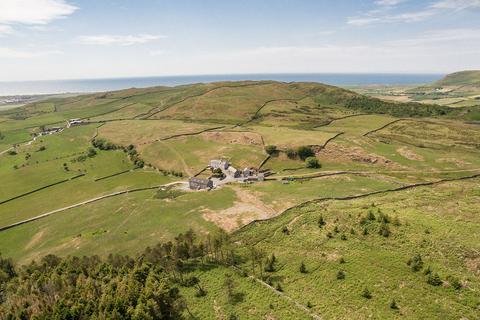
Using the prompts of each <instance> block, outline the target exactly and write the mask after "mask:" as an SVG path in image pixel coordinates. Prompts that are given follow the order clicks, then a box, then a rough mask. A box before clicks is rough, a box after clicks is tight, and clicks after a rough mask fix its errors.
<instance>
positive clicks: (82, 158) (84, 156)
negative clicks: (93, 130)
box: [75, 154, 87, 162]
mask: <svg viewBox="0 0 480 320" xmlns="http://www.w3.org/2000/svg"><path fill="white" fill-rule="evenodd" d="M75 160H76V161H78V162H84V161H85V160H87V156H86V155H84V154H82V155H80V156H78V157H77V158H76V159H75Z"/></svg>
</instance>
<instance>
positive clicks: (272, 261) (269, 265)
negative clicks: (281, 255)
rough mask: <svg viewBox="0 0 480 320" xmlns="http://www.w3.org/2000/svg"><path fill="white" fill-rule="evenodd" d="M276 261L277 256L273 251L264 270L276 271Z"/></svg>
mask: <svg viewBox="0 0 480 320" xmlns="http://www.w3.org/2000/svg"><path fill="white" fill-rule="evenodd" d="M276 261H277V258H276V257H275V255H274V254H273V253H272V256H271V257H270V258H267V262H266V263H265V267H264V270H265V271H266V272H275V262H276Z"/></svg>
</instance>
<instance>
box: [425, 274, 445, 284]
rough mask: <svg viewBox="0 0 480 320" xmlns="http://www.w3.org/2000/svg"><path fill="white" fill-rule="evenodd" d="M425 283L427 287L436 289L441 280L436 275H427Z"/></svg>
mask: <svg viewBox="0 0 480 320" xmlns="http://www.w3.org/2000/svg"><path fill="white" fill-rule="evenodd" d="M427 283H428V284H429V285H432V286H436V287H438V286H440V285H441V284H442V283H443V281H442V279H440V276H439V275H438V273H436V272H435V273H431V274H429V275H428V277H427Z"/></svg>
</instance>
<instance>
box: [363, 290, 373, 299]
mask: <svg viewBox="0 0 480 320" xmlns="http://www.w3.org/2000/svg"><path fill="white" fill-rule="evenodd" d="M362 297H364V298H365V299H371V298H372V294H371V293H370V290H368V288H365V289H363V291H362Z"/></svg>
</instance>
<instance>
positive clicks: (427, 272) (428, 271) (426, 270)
mask: <svg viewBox="0 0 480 320" xmlns="http://www.w3.org/2000/svg"><path fill="white" fill-rule="evenodd" d="M430 273H432V269H431V268H430V266H428V267H426V268H425V271H423V274H424V275H426V276H428V275H429V274H430Z"/></svg>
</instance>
